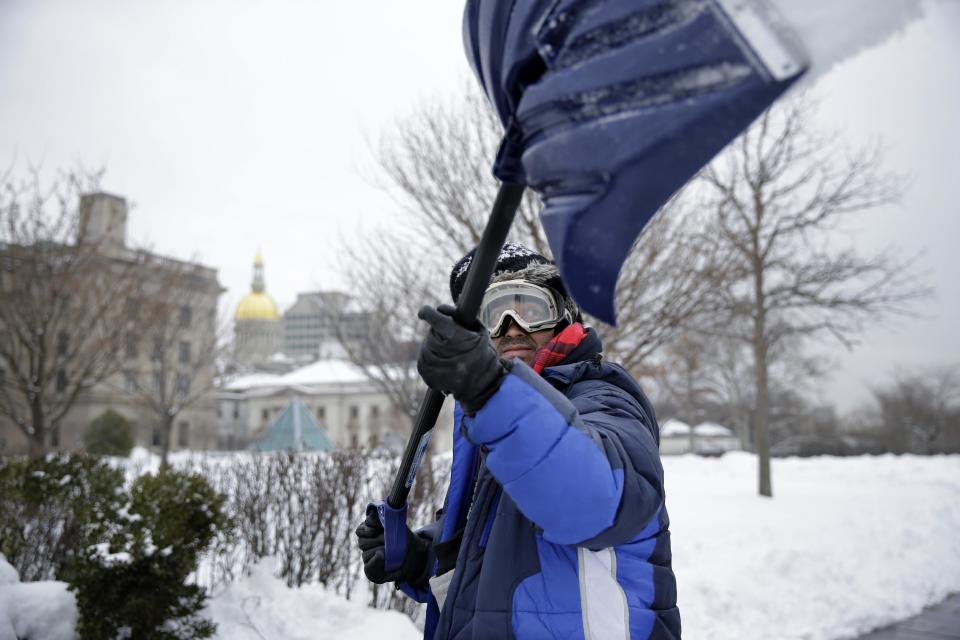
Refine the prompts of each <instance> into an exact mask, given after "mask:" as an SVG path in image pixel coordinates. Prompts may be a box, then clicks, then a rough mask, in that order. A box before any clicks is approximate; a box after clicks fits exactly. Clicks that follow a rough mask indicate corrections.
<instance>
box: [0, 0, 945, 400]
mask: <svg viewBox="0 0 960 640" xmlns="http://www.w3.org/2000/svg"><path fill="white" fill-rule="evenodd" d="M462 4H463V3H462V2H459V1H457V0H418V1H417V2H405V3H399V2H386V1H378V2H368V3H361V2H329V1H328V2H321V1H320V0H309V1H302V2H290V1H286V0H284V1H280V0H276V1H273V2H253V1H243V0H232V1H229V2H227V1H220V0H216V1H214V0H203V1H196V0H190V1H187V0H172V1H167V2H146V1H143V2H133V1H130V0H112V1H106V0H85V1H84V2H75V1H70V0H44V1H43V2H38V1H37V0H0V167H6V166H9V165H10V164H11V163H12V162H16V166H17V167H19V168H21V169H23V168H25V167H26V166H27V165H28V164H30V163H38V162H39V163H42V164H43V166H44V167H45V168H47V169H54V168H58V167H70V166H75V164H76V163H77V162H82V163H83V164H84V165H86V166H88V167H99V166H103V167H106V169H107V174H106V178H105V180H104V182H103V188H104V189H105V190H107V191H110V192H112V193H116V194H118V195H121V196H124V197H126V198H128V199H129V200H131V201H132V202H134V203H135V208H134V210H133V212H132V214H131V222H130V229H129V236H130V238H131V239H132V240H133V241H136V242H147V243H149V244H150V245H151V246H152V247H153V248H154V250H155V251H157V252H159V253H164V254H171V255H175V256H178V257H182V258H198V259H200V260H201V261H202V262H204V263H206V264H209V265H211V266H214V267H216V268H218V269H219V271H220V280H221V282H222V283H223V284H224V286H225V287H227V289H228V291H227V293H226V294H225V296H224V301H225V303H226V304H227V305H228V306H230V307H232V305H234V304H235V303H236V301H237V300H239V298H240V297H241V296H242V295H244V293H246V291H247V290H248V288H249V282H250V278H251V263H252V261H253V257H254V255H255V254H256V252H257V249H258V248H260V249H262V250H263V254H264V258H265V261H266V275H267V288H268V291H269V292H270V293H271V294H272V295H273V296H274V298H275V299H276V300H277V302H278V303H279V305H280V306H281V309H282V308H285V307H286V306H288V305H289V304H291V303H292V302H293V299H294V297H295V294H296V292H297V291H304V290H310V289H316V288H330V287H342V286H344V284H345V283H342V282H340V281H339V279H338V278H337V276H336V264H335V259H336V253H337V246H338V243H339V241H340V238H341V236H342V235H344V234H345V235H347V236H352V235H353V234H356V233H360V232H362V230H363V229H372V228H374V227H376V226H378V225H382V224H383V223H385V222H388V221H389V219H390V216H391V214H392V212H393V211H394V210H395V205H394V204H393V203H392V202H391V201H390V200H389V199H388V198H386V197H385V196H384V195H383V194H381V193H380V192H378V191H377V190H376V189H375V188H373V187H372V186H371V184H370V182H369V180H366V179H364V178H363V177H362V176H363V175H370V173H371V171H372V169H371V168H370V162H369V148H370V142H371V141H375V140H376V138H377V135H378V132H379V131H381V130H382V129H383V128H385V127H389V126H390V123H391V121H392V120H393V119H394V118H395V117H397V116H398V115H401V114H402V113H403V112H404V110H405V109H408V108H409V107H410V106H411V105H413V104H414V103H415V102H416V101H417V100H420V99H424V98H429V97H430V96H443V95H449V94H450V93H452V92H454V91H456V89H457V87H458V86H459V85H460V83H461V81H462V79H464V78H466V77H468V74H469V71H468V67H467V64H466V61H465V58H464V56H463V53H462V46H461V26H460V15H461V10H462ZM925 11H926V15H925V17H924V18H923V19H922V20H920V21H917V22H914V23H912V24H911V25H909V26H908V27H906V28H905V29H904V30H903V32H902V33H900V34H899V35H897V36H895V37H894V38H893V39H892V40H890V41H888V42H887V43H886V44H885V45H883V46H882V47H880V48H877V49H873V50H870V51H868V52H866V53H863V54H861V55H860V56H858V57H857V58H855V59H853V60H851V61H849V62H847V63H845V64H842V65H840V66H839V67H837V68H835V69H833V70H832V71H831V72H830V73H828V74H827V75H826V76H824V77H823V78H822V80H820V81H819V82H818V84H817V86H816V87H815V89H816V91H817V92H818V94H819V95H820V96H821V98H822V108H821V115H820V120H821V121H822V123H823V124H824V126H825V127H827V128H830V129H833V130H837V131H839V132H840V133H842V135H843V136H844V138H845V139H849V142H850V144H851V145H856V144H859V143H862V142H865V141H869V140H871V139H872V138H874V137H876V136H878V135H879V136H882V138H883V140H884V141H885V143H886V145H887V147H888V148H889V154H888V158H889V167H890V168H891V169H893V170H896V171H900V172H903V173H907V174H909V175H911V176H912V179H913V181H912V187H911V190H910V192H909V193H908V195H907V197H906V199H905V200H904V202H903V204H902V205H901V206H899V207H896V208H893V209H890V210H886V211H880V212H876V213H872V214H870V215H869V216H866V217H865V219H864V226H863V231H862V232H861V233H859V234H857V236H856V237H855V238H854V239H853V240H852V241H853V242H855V243H856V244H857V246H858V247H860V248H862V249H863V250H865V251H870V250H876V249H878V248H882V247H885V246H888V245H891V244H895V245H898V246H901V247H903V249H904V250H905V252H906V253H907V254H911V253H916V252H920V251H923V252H924V255H923V257H922V259H921V265H922V267H923V268H924V269H925V270H926V272H927V277H928V278H929V280H930V282H931V283H932V284H933V285H934V286H935V287H936V288H937V298H936V299H935V300H934V301H932V302H931V303H930V304H929V305H928V306H927V307H926V308H925V309H924V317H923V318H921V319H913V320H907V321H902V322H899V323H897V324H895V325H891V326H888V327H884V328H880V329H874V330H871V331H869V332H868V333H867V334H866V335H865V336H864V340H863V342H862V343H861V346H860V347H859V348H858V349H857V350H856V351H855V352H853V353H852V354H839V355H837V356H836V358H837V363H838V367H837V373H836V374H835V375H834V378H833V379H832V380H831V381H830V384H829V385H825V387H824V388H825V392H824V397H825V398H826V399H827V400H831V401H834V402H836V403H837V404H838V405H839V406H840V407H841V408H849V407H851V406H853V405H855V404H856V403H857V402H860V401H862V400H863V399H865V398H866V394H867V387H866V383H870V382H878V381H880V380H882V379H883V378H884V376H886V375H887V374H888V372H889V371H890V370H891V368H892V366H893V365H894V364H895V363H900V364H904V365H922V364H933V363H940V362H948V361H953V362H956V361H960V338H958V337H957V333H958V331H957V327H958V326H960V287H958V285H957V284H956V275H957V274H958V273H960V260H958V259H957V255H956V254H957V251H956V246H957V243H958V240H960V211H958V209H960V206H958V204H957V203H958V202H960V175H958V174H960V172H958V170H957V156H958V150H960V124H958V121H957V120H958V117H960V65H958V62H960V1H957V0H929V1H928V3H927V4H926V5H925ZM375 241H376V240H375V237H371V242H375Z"/></svg>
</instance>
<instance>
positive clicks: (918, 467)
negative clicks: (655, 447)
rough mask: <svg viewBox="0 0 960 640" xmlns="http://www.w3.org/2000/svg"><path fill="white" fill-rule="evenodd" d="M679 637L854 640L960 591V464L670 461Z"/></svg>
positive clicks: (728, 458)
mask: <svg viewBox="0 0 960 640" xmlns="http://www.w3.org/2000/svg"><path fill="white" fill-rule="evenodd" d="M663 462H664V467H665V473H666V482H667V493H668V497H667V506H668V508H669V511H670V520H671V532H672V543H673V554H674V570H675V572H676V574H677V581H678V589H679V605H680V614H681V617H682V620H683V630H684V636H687V637H690V638H711V639H712V640H725V639H730V640H733V639H737V640H752V639H757V640H760V639H769V638H777V639H778V640H791V639H794V638H796V639H800V638H803V639H805V640H820V639H822V640H831V639H839V638H854V637H857V636H858V635H859V634H861V633H863V632H865V631H868V630H870V629H874V628H877V627H882V626H885V625H887V624H889V623H892V622H894V621H897V620H901V619H903V618H906V617H910V616H912V615H914V614H916V613H919V612H920V611H921V610H922V609H923V607H924V606H926V605H929V604H933V603H935V602H939V601H940V600H942V599H943V598H945V597H946V596H947V595H949V594H951V593H955V592H960V535H957V532H958V531H960V456H939V457H933V458H923V457H916V456H903V457H894V456H880V457H868V456H864V457H857V458H828V457H823V458H808V459H784V460H774V461H773V488H774V495H775V497H774V499H772V500H770V499H765V498H760V497H759V496H757V495H756V484H757V481H756V475H757V461H756V458H755V457H754V456H752V455H749V454H745V453H729V454H727V455H725V456H724V457H723V458H719V459H705V458H698V457H694V456H680V457H673V458H665V459H664V461H663Z"/></svg>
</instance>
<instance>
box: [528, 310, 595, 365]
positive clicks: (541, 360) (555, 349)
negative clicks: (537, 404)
mask: <svg viewBox="0 0 960 640" xmlns="http://www.w3.org/2000/svg"><path fill="white" fill-rule="evenodd" d="M586 337H587V330H586V329H584V328H583V325H582V324H580V323H579V322H574V323H573V324H571V325H570V326H569V327H567V328H566V329H564V330H563V331H561V332H560V333H558V334H557V335H556V336H554V338H553V340H551V341H550V342H548V343H547V344H545V345H543V346H542V347H541V348H540V349H538V350H537V353H536V354H535V355H534V356H533V370H534V371H536V372H537V373H543V370H544V369H546V368H547V367H552V366H554V365H558V364H560V363H561V362H563V360H564V358H566V357H567V356H568V355H570V354H571V353H572V352H573V350H574V349H576V348H577V347H578V346H580V343H581V342H583V339H584V338H586Z"/></svg>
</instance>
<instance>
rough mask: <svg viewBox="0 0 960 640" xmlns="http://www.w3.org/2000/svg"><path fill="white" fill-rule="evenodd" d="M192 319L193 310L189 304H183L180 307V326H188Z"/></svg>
mask: <svg viewBox="0 0 960 640" xmlns="http://www.w3.org/2000/svg"><path fill="white" fill-rule="evenodd" d="M192 320H193V310H192V309H191V308H190V306H189V305H183V306H182V307H180V326H181V327H189V326H190V323H191V322H192Z"/></svg>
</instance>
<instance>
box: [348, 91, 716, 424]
mask: <svg viewBox="0 0 960 640" xmlns="http://www.w3.org/2000/svg"><path fill="white" fill-rule="evenodd" d="M501 136H502V131H501V127H500V123H499V122H498V120H497V119H496V116H495V115H494V114H493V113H492V111H491V110H490V109H489V107H488V105H487V103H486V100H485V99H484V97H483V96H482V95H481V94H479V93H478V92H477V91H476V90H475V89H474V88H473V87H472V85H471V86H470V87H469V88H465V89H464V90H462V91H461V92H460V93H459V94H458V95H456V96H455V97H453V98H451V99H449V100H446V101H441V100H433V101H427V102H423V103H421V104H420V105H419V106H418V107H417V108H415V109H414V110H413V111H412V112H410V113H408V114H406V115H405V116H403V117H401V118H400V119H398V120H397V121H396V122H395V124H394V126H393V127H392V128H391V129H390V130H389V131H387V132H386V133H384V135H383V136H382V137H381V140H380V145H379V148H378V151H377V159H378V164H379V169H380V178H379V182H378V185H379V186H380V187H381V188H383V189H384V190H386V191H387V192H388V193H390V194H391V195H392V196H393V197H394V198H395V200H396V201H397V203H398V204H399V205H400V207H401V210H402V213H403V217H402V218H401V219H400V220H398V221H396V222H394V224H392V225H391V227H390V229H385V230H381V231H380V232H379V233H377V234H375V237H376V238H377V243H376V249H375V251H358V250H351V251H348V252H347V253H346V257H345V259H344V260H342V261H341V264H342V265H344V266H343V269H344V272H345V273H346V274H347V278H348V280H349V281H350V282H353V283H361V282H362V283H364V287H363V288H362V289H361V288H360V287H359V286H358V287H354V288H355V289H357V290H362V291H363V292H364V293H363V297H366V298H369V299H370V301H371V302H375V301H378V300H386V301H390V302H389V307H390V309H389V313H390V318H389V320H390V322H389V323H387V322H384V323H383V326H389V327H390V329H389V333H390V334H391V335H393V336H402V337H403V339H405V340H406V339H409V338H411V337H413V338H418V337H419V336H420V335H421V333H422V327H421V323H419V321H418V320H417V318H416V311H417V309H418V308H419V306H420V305H422V304H436V303H437V302H442V301H447V302H449V295H448V293H447V278H448V274H449V272H450V268H451V266H452V265H453V263H454V262H455V261H456V260H457V259H459V258H460V257H461V256H462V255H463V254H465V253H466V252H467V251H469V250H470V249H472V248H473V247H474V246H476V245H477V243H478V242H479V240H480V237H481V235H482V232H483V229H484V226H485V225H486V222H487V217H488V215H489V211H490V208H491V206H492V203H493V201H494V199H495V197H496V193H497V182H496V180H495V179H494V178H493V176H492V174H491V170H490V167H491V164H492V162H493V159H494V158H495V156H496V151H497V147H498V145H499V143H500V139H501ZM540 209H541V205H540V201H539V198H538V197H537V196H536V194H535V193H534V192H532V191H528V192H527V193H526V194H525V196H524V199H523V202H522V204H521V207H520V209H519V211H518V213H517V218H516V221H515V223H514V226H513V228H512V230H511V234H510V239H511V240H514V241H517V242H521V243H523V244H525V245H527V246H529V247H531V248H532V249H534V250H536V251H537V252H539V253H541V254H543V255H547V256H549V255H550V247H549V245H548V243H547V240H546V236H545V234H544V232H543V227H542V225H541V223H540V220H539V212H540ZM668 210H669V211H668ZM684 218H685V212H684V211H683V205H682V201H681V200H675V201H673V202H671V203H670V205H668V207H667V208H666V209H665V211H663V212H661V215H659V216H658V217H657V218H656V219H655V220H654V221H653V223H651V225H650V226H649V228H648V229H647V231H646V233H645V234H644V236H643V237H642V238H641V240H640V241H639V242H638V245H637V247H636V248H635V251H634V253H633V256H632V258H631V259H630V260H629V261H628V263H627V264H626V265H625V266H624V269H623V272H622V274H621V280H620V284H619V286H618V306H619V318H620V325H619V326H618V327H616V328H614V327H608V326H606V325H601V324H600V323H598V322H594V321H593V320H592V319H590V320H589V321H590V323H591V324H592V325H594V326H595V327H596V328H597V330H598V332H599V333H600V335H601V338H602V339H603V341H604V346H605V351H606V352H607V354H608V356H609V357H612V358H614V359H616V360H617V361H618V362H620V363H621V364H622V365H624V366H625V367H627V368H629V369H632V370H635V371H638V370H640V369H641V367H642V365H643V363H644V361H645V360H646V359H647V358H649V356H650V355H651V354H652V353H653V352H654V351H655V350H656V349H657V348H658V347H659V346H661V345H663V344H664V343H666V342H667V341H668V340H670V339H671V338H672V337H673V336H674V335H676V333H677V332H678V331H679V330H680V328H681V326H682V325H683V323H684V322H685V321H686V320H687V319H688V318H689V317H692V316H693V315H695V313H696V312H697V303H698V300H699V299H700V298H701V297H702V296H703V295H704V294H705V289H706V286H707V282H708V281H707V279H705V278H703V277H698V275H697V274H698V273H699V272H702V271H704V270H706V269H708V268H709V267H708V265H710V264H711V259H712V254H711V253H710V251H711V250H712V247H711V246H709V245H708V246H705V247H704V246H699V245H697V244H694V243H692V242H690V241H689V238H688V236H687V235H686V233H685V231H684V225H683V224H682V223H683V220H684ZM391 289H392V290H391ZM371 308H378V307H376V306H374V307H371ZM378 310H379V308H378ZM373 337H374V339H375V340H377V341H380V342H382V341H381V339H380V338H381V336H373ZM378 375H379V374H378ZM386 378H389V376H384V379H386ZM402 382H403V384H402V386H403V388H404V390H406V389H409V388H411V387H410V385H408V384H407V380H406V379H404V380H403V381H402ZM391 384H392V382H391ZM413 387H416V385H413ZM404 393H406V391H404ZM408 397H409V396H408ZM412 406H415V405H412Z"/></svg>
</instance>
